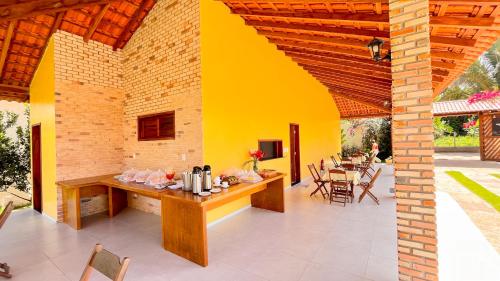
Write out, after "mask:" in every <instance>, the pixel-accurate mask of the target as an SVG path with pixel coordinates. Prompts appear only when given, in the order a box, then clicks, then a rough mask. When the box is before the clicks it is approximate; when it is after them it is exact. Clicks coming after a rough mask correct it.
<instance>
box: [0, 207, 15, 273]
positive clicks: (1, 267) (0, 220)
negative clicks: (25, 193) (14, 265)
mask: <svg viewBox="0 0 500 281" xmlns="http://www.w3.org/2000/svg"><path fill="white" fill-rule="evenodd" d="M13 209H14V203H13V202H12V201H10V202H9V203H7V206H5V209H4V210H3V212H2V214H0V229H1V228H2V226H3V225H4V223H5V222H6V221H7V218H8V217H9V216H10V213H12V210H13ZM0 277H5V278H11V277H12V275H11V274H10V267H9V266H8V265H7V263H1V262H0Z"/></svg>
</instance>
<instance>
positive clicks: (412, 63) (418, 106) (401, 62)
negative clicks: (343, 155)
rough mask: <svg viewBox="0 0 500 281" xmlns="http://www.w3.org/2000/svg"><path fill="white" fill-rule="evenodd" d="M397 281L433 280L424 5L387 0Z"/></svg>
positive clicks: (433, 217)
mask: <svg viewBox="0 0 500 281" xmlns="http://www.w3.org/2000/svg"><path fill="white" fill-rule="evenodd" d="M389 11H390V28H391V50H392V58H393V60H392V77H393V85H392V98H393V127H392V128H393V154H394V165H395V176H396V197H397V223H398V252H399V255H398V256H399V279H400V280H437V279H438V272H437V240H436V236H437V235H436V210H435V193H434V192H435V188H434V172H433V169H434V163H433V158H432V156H433V154H434V150H433V149H434V148H433V138H434V137H433V127H432V112H431V110H432V95H433V91H432V72H431V56H430V40H429V36H430V35H429V31H430V30H429V1H428V0H425V1H422V0H390V1H389Z"/></svg>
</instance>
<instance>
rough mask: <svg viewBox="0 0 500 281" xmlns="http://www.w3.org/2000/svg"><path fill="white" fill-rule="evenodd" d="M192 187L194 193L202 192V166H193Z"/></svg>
mask: <svg viewBox="0 0 500 281" xmlns="http://www.w3.org/2000/svg"><path fill="white" fill-rule="evenodd" d="M191 186H192V189H193V193H194V194H198V193H200V192H202V191H203V190H202V189H201V188H202V175H201V168H200V167H194V168H193V181H192V184H191Z"/></svg>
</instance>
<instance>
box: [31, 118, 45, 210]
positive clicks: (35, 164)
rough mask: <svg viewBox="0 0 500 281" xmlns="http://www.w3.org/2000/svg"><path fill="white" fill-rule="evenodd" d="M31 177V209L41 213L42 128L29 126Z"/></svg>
mask: <svg viewBox="0 0 500 281" xmlns="http://www.w3.org/2000/svg"><path fill="white" fill-rule="evenodd" d="M31 175H32V178H33V186H32V193H33V195H32V197H33V199H32V200H33V202H32V203H33V209H34V210H36V211H37V212H39V213H42V210H43V206H42V126H41V124H35V125H33V126H31Z"/></svg>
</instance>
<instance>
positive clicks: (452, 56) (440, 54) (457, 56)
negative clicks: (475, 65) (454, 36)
mask: <svg viewBox="0 0 500 281" xmlns="http://www.w3.org/2000/svg"><path fill="white" fill-rule="evenodd" d="M431 56H432V57H433V58H441V59H449V60H463V59H465V54H464V53H454V52H444V51H433V50H431Z"/></svg>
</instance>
